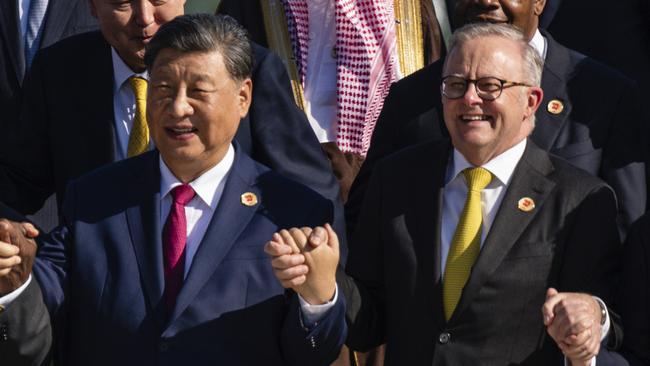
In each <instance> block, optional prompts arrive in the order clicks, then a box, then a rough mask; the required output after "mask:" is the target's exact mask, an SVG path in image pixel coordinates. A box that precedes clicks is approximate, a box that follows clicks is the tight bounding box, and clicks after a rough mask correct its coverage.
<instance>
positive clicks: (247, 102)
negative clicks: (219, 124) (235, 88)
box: [238, 78, 253, 118]
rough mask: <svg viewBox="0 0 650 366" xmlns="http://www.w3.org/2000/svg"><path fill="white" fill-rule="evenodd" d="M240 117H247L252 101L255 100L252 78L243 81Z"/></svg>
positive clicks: (240, 87)
mask: <svg viewBox="0 0 650 366" xmlns="http://www.w3.org/2000/svg"><path fill="white" fill-rule="evenodd" d="M238 96H239V116H240V117H241V118H244V117H246V114H248V108H250V106H251V100H252V98H253V81H251V79H250V78H246V80H244V81H242V83H241V85H240V86H239V94H238Z"/></svg>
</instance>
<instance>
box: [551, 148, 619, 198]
mask: <svg viewBox="0 0 650 366" xmlns="http://www.w3.org/2000/svg"><path fill="white" fill-rule="evenodd" d="M548 156H549V159H550V161H551V163H552V164H553V172H552V174H551V175H550V177H551V178H552V179H553V180H554V181H555V182H556V184H557V187H558V189H559V190H563V191H566V192H570V193H572V194H573V195H575V196H577V197H582V196H587V195H589V194H590V193H592V192H595V191H599V190H602V189H606V190H609V191H611V192H612V195H613V194H614V193H613V192H614V191H613V189H612V188H611V187H610V186H608V185H607V183H605V181H603V180H602V179H600V178H599V177H596V176H594V175H591V174H589V173H588V172H587V171H585V170H583V169H581V168H578V167H576V166H574V165H573V164H571V163H569V162H567V161H566V160H564V159H563V158H561V157H558V156H555V155H552V154H548Z"/></svg>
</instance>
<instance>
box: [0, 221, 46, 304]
mask: <svg viewBox="0 0 650 366" xmlns="http://www.w3.org/2000/svg"><path fill="white" fill-rule="evenodd" d="M37 236H38V230H36V228H35V227H34V226H33V225H32V224H30V223H27V222H24V223H17V222H13V221H9V220H7V219H0V297H1V296H4V295H6V294H8V293H10V292H13V291H15V290H16V289H18V288H20V287H21V286H22V285H23V284H24V283H25V282H26V281H27V279H28V278H29V275H30V274H31V272H32V264H33V263H34V257H35V256H36V243H35V242H34V238H35V237H37Z"/></svg>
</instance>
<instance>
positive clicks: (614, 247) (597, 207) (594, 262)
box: [556, 186, 623, 348]
mask: <svg viewBox="0 0 650 366" xmlns="http://www.w3.org/2000/svg"><path fill="white" fill-rule="evenodd" d="M568 215H569V217H570V216H574V220H573V224H572V225H571V227H570V228H568V233H567V241H566V245H565V248H564V253H563V255H562V256H556V257H558V258H563V262H562V263H561V265H560V266H561V267H560V268H561V269H560V277H559V283H558V289H559V291H567V292H585V293H589V294H592V295H594V296H598V297H599V298H601V299H602V300H603V301H604V302H605V304H607V305H608V307H609V308H610V310H613V309H612V308H611V305H612V304H613V302H614V295H615V289H616V287H617V286H618V284H619V279H620V265H621V255H622V249H623V247H622V245H621V242H620V239H619V234H618V227H617V222H616V199H615V197H614V192H612V190H611V189H610V188H609V187H607V186H600V187H599V188H596V189H595V190H593V191H592V192H590V193H589V194H588V195H587V196H586V197H585V198H584V199H583V201H582V202H581V203H580V204H579V205H578V207H577V208H576V209H575V211H574V212H570V213H568ZM610 314H611V312H610ZM610 318H611V321H612V326H611V328H610V334H609V338H608V345H609V346H610V347H611V348H617V347H618V346H619V345H620V343H621V341H622V336H623V335H622V332H621V331H620V329H621V327H620V323H619V322H620V321H619V317H618V316H616V314H613V315H612V316H611V317H610Z"/></svg>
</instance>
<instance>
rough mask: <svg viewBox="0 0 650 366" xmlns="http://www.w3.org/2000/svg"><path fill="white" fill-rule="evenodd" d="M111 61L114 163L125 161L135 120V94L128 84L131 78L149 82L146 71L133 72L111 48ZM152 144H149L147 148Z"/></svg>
mask: <svg viewBox="0 0 650 366" xmlns="http://www.w3.org/2000/svg"><path fill="white" fill-rule="evenodd" d="M111 57H112V59H113V116H114V121H115V151H114V153H115V156H114V157H115V161H118V160H123V159H126V152H127V149H128V147H129V134H130V133H131V129H132V128H133V118H135V94H134V93H133V88H132V87H131V83H130V82H129V78H130V77H131V76H138V77H141V78H143V79H145V80H149V74H148V73H147V71H146V70H145V71H143V72H141V73H137V72H133V71H132V70H131V68H130V67H129V66H128V65H127V64H125V63H124V61H123V60H122V58H121V57H120V56H119V55H118V54H117V51H115V49H114V48H113V47H111ZM152 147H153V142H149V148H152Z"/></svg>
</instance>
